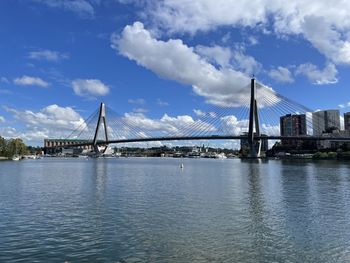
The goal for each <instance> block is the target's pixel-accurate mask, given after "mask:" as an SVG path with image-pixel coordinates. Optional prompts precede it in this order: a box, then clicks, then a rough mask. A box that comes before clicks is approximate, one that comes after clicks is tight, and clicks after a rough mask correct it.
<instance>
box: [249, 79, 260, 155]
mask: <svg viewBox="0 0 350 263" xmlns="http://www.w3.org/2000/svg"><path fill="white" fill-rule="evenodd" d="M255 137H260V126H259V115H258V104H257V101H256V86H255V78H252V79H251V83H250V111H249V130H248V144H249V157H250V158H259V157H260V151H261V140H260V139H255Z"/></svg>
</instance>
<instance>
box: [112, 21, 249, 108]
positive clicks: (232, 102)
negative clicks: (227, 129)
mask: <svg viewBox="0 0 350 263" xmlns="http://www.w3.org/2000/svg"><path fill="white" fill-rule="evenodd" d="M111 40H112V48H114V49H116V50H118V51H119V53H120V54H122V55H124V56H126V57H128V58H129V59H130V60H134V61H136V62H137V64H139V65H141V66H143V67H145V68H147V69H150V70H151V71H153V72H155V73H156V74H157V75H158V76H160V77H162V78H166V79H170V80H175V81H177V82H180V83H183V84H186V85H191V86H192V88H193V91H194V93H196V94H197V95H200V96H203V97H205V98H206V100H207V102H208V103H211V104H216V105H221V106H239V105H241V103H242V101H245V100H247V99H248V98H249V94H250V90H249V89H247V88H246V85H247V84H248V85H249V83H250V80H249V78H248V77H247V75H245V74H244V73H242V72H239V71H237V70H234V69H232V68H226V67H225V68H220V69H217V68H216V67H215V66H213V65H212V64H210V63H209V62H208V61H207V60H206V59H204V58H202V57H200V56H199V55H198V54H197V53H195V52H194V48H192V47H189V46H187V45H185V44H184V43H183V42H182V40H180V39H170V40H168V41H162V40H157V39H155V38H153V37H152V35H151V33H150V32H149V31H148V30H146V29H145V28H144V26H143V24H142V23H140V22H135V23H134V24H133V25H131V26H126V27H125V28H124V30H123V32H122V34H121V36H118V35H116V34H113V35H112V39H111ZM234 57H235V58H236V60H237V61H238V60H240V61H241V62H242V61H245V60H246V61H247V62H246V64H245V65H242V67H244V68H246V69H247V71H250V70H251V69H252V68H253V66H252V65H254V61H253V59H249V57H247V56H245V55H243V54H242V53H241V54H239V53H237V54H236V55H235V56H234ZM238 64H239V63H238Z"/></svg>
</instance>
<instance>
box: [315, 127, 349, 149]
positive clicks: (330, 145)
mask: <svg viewBox="0 0 350 263" xmlns="http://www.w3.org/2000/svg"><path fill="white" fill-rule="evenodd" d="M321 137H326V138H329V140H320V141H317V149H333V150H338V149H339V148H341V147H342V146H343V145H344V144H347V142H344V141H337V140H332V139H336V138H339V137H350V130H345V131H344V130H343V131H341V130H332V131H331V132H328V133H323V134H321Z"/></svg>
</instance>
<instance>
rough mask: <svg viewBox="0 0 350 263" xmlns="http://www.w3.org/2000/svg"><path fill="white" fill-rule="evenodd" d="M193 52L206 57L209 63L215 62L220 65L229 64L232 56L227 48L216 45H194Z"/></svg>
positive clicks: (225, 65)
mask: <svg viewBox="0 0 350 263" xmlns="http://www.w3.org/2000/svg"><path fill="white" fill-rule="evenodd" d="M195 52H196V53H197V54H199V55H201V56H202V57H204V58H205V59H207V61H208V62H209V63H215V64H217V65H219V66H222V67H227V66H229V65H230V60H231V58H232V53H231V50H230V49H229V48H227V47H221V46H217V45H215V46H212V47H206V46H201V45H198V46H196V47H195Z"/></svg>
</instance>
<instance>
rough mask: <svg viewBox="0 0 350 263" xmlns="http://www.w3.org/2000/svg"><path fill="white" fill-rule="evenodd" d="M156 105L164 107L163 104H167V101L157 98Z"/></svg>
mask: <svg viewBox="0 0 350 263" xmlns="http://www.w3.org/2000/svg"><path fill="white" fill-rule="evenodd" d="M157 105H158V106H160V107H165V106H169V103H168V102H166V101H163V100H161V99H157Z"/></svg>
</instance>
